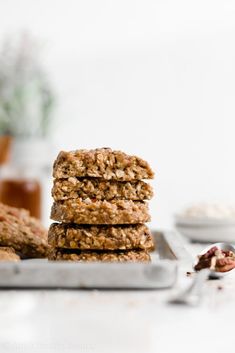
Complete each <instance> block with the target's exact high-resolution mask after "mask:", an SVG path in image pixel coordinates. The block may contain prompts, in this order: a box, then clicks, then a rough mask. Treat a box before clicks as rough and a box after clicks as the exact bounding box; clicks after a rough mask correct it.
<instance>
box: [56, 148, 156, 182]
mask: <svg viewBox="0 0 235 353" xmlns="http://www.w3.org/2000/svg"><path fill="white" fill-rule="evenodd" d="M53 176H54V178H57V179H61V178H69V177H96V178H102V179H106V180H110V179H114V180H121V181H133V180H141V179H153V177H154V173H153V171H152V169H151V168H150V166H149V164H148V163H147V162H146V161H144V160H143V159H141V158H139V157H136V156H129V155H127V154H125V153H124V152H121V151H113V150H112V149H111V148H97V149H95V150H76V151H71V152H64V151H61V152H60V153H59V155H58V157H57V159H56V161H55V162H54V167H53Z"/></svg>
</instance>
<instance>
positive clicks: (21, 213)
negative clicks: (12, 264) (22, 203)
mask: <svg viewBox="0 0 235 353" xmlns="http://www.w3.org/2000/svg"><path fill="white" fill-rule="evenodd" d="M0 246H5V247H12V248H14V249H15V251H16V252H17V253H19V254H20V256H22V257H30V258H33V257H46V255H47V251H48V242H47V231H46V229H45V228H44V227H43V226H42V225H41V223H40V222H39V221H38V220H37V219H36V218H33V217H30V215H29V212H28V211H26V210H24V209H18V208H15V207H10V206H6V205H3V204H1V203H0Z"/></svg>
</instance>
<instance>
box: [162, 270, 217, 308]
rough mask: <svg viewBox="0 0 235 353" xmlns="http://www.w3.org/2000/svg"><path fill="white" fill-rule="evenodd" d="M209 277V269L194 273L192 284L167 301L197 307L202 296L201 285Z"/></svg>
mask: <svg viewBox="0 0 235 353" xmlns="http://www.w3.org/2000/svg"><path fill="white" fill-rule="evenodd" d="M209 275H210V270H209V269H207V268H206V269H203V270H201V271H199V272H197V273H196V275H195V277H194V279H193V283H192V284H191V285H190V286H189V287H188V288H186V289H184V290H183V291H181V292H180V293H179V294H177V295H176V296H175V297H173V298H171V299H170V300H169V302H170V303H173V304H188V305H194V306H195V305H198V304H199V302H200V299H201V296H202V290H203V284H204V283H205V281H206V279H207V278H208V277H209Z"/></svg>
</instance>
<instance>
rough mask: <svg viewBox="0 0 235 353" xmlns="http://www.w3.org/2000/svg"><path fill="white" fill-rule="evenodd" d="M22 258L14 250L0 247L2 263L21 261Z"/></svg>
mask: <svg viewBox="0 0 235 353" xmlns="http://www.w3.org/2000/svg"><path fill="white" fill-rule="evenodd" d="M19 260H20V257H19V256H18V255H17V254H16V253H15V250H14V249H13V248H9V247H0V261H19Z"/></svg>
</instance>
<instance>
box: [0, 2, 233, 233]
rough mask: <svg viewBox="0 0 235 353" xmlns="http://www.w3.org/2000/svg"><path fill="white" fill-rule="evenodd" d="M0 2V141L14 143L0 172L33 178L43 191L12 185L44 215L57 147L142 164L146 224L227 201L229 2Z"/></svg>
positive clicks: (230, 176) (230, 100)
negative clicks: (145, 168) (148, 175)
mask: <svg viewBox="0 0 235 353" xmlns="http://www.w3.org/2000/svg"><path fill="white" fill-rule="evenodd" d="M0 5H1V11H0V43H1V56H0V63H1V65H0V121H1V124H2V125H1V126H0V128H1V131H0V133H1V136H2V137H3V136H4V139H2V142H1V144H0V149H1V151H2V154H3V151H6V150H7V147H6V146H7V145H8V144H9V143H12V146H14V148H13V149H14V158H13V157H12V158H13V159H14V160H15V161H16V160H17V161H18V162H17V163H16V164H17V166H16V165H15V164H14V163H15V162H14V163H13V162H12V163H13V164H14V166H13V167H12V166H11V168H10V169H9V166H8V169H7V170H6V171H3V172H2V173H3V174H4V173H6V175H7V174H8V175H14V173H15V174H17V173H19V170H20V171H21V174H22V175H24V174H25V177H26V178H27V176H28V175H31V174H34V175H36V176H37V177H38V179H40V180H43V185H44V186H43V191H42V192H41V191H40V190H39V189H40V186H39V185H38V183H39V181H38V182H37V181H36V182H35V183H34V184H32V183H31V184H30V185H28V184H27V183H26V184H27V185H25V183H24V182H23V185H22V180H21V181H20V182H21V184H20V185H15V187H17V188H18V189H21V188H26V189H27V190H30V192H32V190H33V198H31V199H30V200H29V203H31V204H33V205H35V204H36V203H37V200H38V198H39V197H42V205H43V206H42V208H43V216H42V217H43V220H44V222H45V223H49V209H50V206H51V199H50V186H51V184H50V183H51V163H52V161H53V159H55V157H56V155H57V153H58V151H59V150H61V149H64V150H70V149H76V148H95V147H107V146H110V147H112V148H114V149H121V150H123V151H125V152H127V153H130V154H136V155H139V156H141V157H143V158H144V159H146V160H148V161H149V163H151V165H152V167H153V169H154V170H155V172H156V178H155V180H154V181H153V185H154V188H155V197H154V199H153V200H152V201H151V213H152V218H153V221H152V226H153V227H158V228H169V227H170V226H171V224H172V219H173V218H172V217H173V215H174V214H175V213H176V212H178V211H179V210H180V209H181V208H182V207H184V206H185V205H187V204H190V203H192V202H199V201H208V202H214V201H218V202H226V203H235V163H234V152H235V137H234V135H235V100H234V97H235V65H234V63H235V44H234V38H235V3H234V1H227V0H224V1H223V2H221V1H216V0H214V1H212V0H203V1H201V0H199V1H197V2H192V1H186V0H185V1H183V0H179V1H172V0H168V1H167V0H165V1H160V0H159V1H154V0H149V1H148V0H147V1H139V0H135V1H134V0H125V1H123V0H119V1H104V0H100V1H95V0H87V1H75V0H70V1H65V0H62V1H60V0H57V1H55V0H47V1H46V0H41V1H32V0H21V1H16V0H8V1H1V0H0ZM9 65H11V66H9ZM12 92H13V93H12ZM12 137H13V139H12ZM9 141H11V142H9ZM12 141H13V142H12ZM22 141H23V142H22ZM29 146H30V147H29ZM28 150H30V151H31V155H29V156H27V157H25V158H22V156H26V153H25V151H28ZM4 154H5V156H2V157H1V158H2V162H1V164H2V166H3V165H5V164H6V162H4V161H3V160H4V159H5V160H7V156H6V152H5V153H4ZM22 159H23V160H22ZM19 160H20V162H19ZM2 168H3V167H2ZM4 168H5V167H4ZM4 168H3V169H4ZM22 178H23V177H22ZM7 187H8V188H9V185H8V186H7V185H6V188H7ZM10 189H11V190H13V189H12V185H11V187H10ZM40 192H41V194H40ZM40 195H41V196H40ZM33 207H34V206H33ZM35 212H37V210H35Z"/></svg>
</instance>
